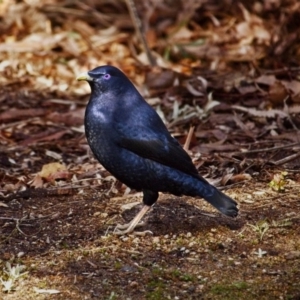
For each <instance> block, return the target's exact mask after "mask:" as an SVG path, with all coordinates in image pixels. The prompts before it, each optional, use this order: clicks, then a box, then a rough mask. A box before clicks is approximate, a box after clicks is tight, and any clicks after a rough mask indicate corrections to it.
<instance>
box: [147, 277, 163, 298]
mask: <svg viewBox="0 0 300 300" xmlns="http://www.w3.org/2000/svg"><path fill="white" fill-rule="evenodd" d="M147 287H148V289H149V290H150V291H148V292H147V294H146V299H149V300H161V299H165V297H164V290H165V289H166V285H165V283H164V282H163V281H162V280H161V279H153V280H151V281H150V282H149V283H148V284H147Z"/></svg>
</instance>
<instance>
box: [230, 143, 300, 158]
mask: <svg viewBox="0 0 300 300" xmlns="http://www.w3.org/2000/svg"><path fill="white" fill-rule="evenodd" d="M297 145H300V143H299V142H295V143H292V144H289V145H284V146H277V147H272V148H263V149H256V150H249V151H242V152H232V153H231V155H240V154H243V155H244V154H252V153H260V152H268V151H275V150H279V149H285V148H290V147H293V146H297Z"/></svg>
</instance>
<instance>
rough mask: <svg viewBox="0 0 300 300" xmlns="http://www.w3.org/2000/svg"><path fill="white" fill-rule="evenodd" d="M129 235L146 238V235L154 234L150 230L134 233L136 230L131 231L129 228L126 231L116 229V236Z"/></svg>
mask: <svg viewBox="0 0 300 300" xmlns="http://www.w3.org/2000/svg"><path fill="white" fill-rule="evenodd" d="M128 233H131V234H133V235H138V236H145V235H146V234H153V232H152V231H150V230H145V231H134V229H130V228H127V229H126V230H119V229H117V228H115V230H114V234H115V235H126V234H128Z"/></svg>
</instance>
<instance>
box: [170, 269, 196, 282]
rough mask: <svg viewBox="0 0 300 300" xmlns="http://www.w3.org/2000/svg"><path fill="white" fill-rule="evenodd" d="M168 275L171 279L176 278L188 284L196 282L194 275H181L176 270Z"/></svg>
mask: <svg viewBox="0 0 300 300" xmlns="http://www.w3.org/2000/svg"><path fill="white" fill-rule="evenodd" d="M169 274H170V275H171V277H173V278H174V277H175V278H178V279H179V280H181V281H186V282H188V281H195V280H196V277H195V276H194V275H191V274H187V273H182V272H180V270H178V269H174V270H172V271H171V272H170V273H169Z"/></svg>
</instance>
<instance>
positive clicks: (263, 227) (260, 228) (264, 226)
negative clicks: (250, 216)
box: [248, 220, 270, 241]
mask: <svg viewBox="0 0 300 300" xmlns="http://www.w3.org/2000/svg"><path fill="white" fill-rule="evenodd" d="M248 226H250V227H251V228H252V229H253V230H254V231H255V232H257V234H258V237H259V240H260V241H262V239H263V237H264V235H265V233H266V232H267V231H268V230H269V228H270V225H269V223H268V222H267V221H266V220H260V221H258V222H257V223H256V224H255V225H252V224H248Z"/></svg>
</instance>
